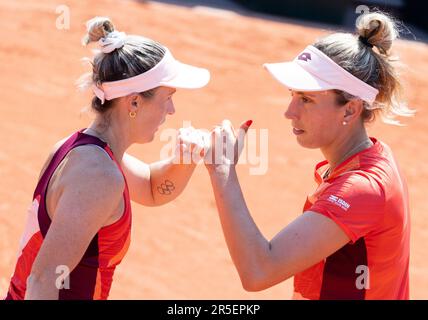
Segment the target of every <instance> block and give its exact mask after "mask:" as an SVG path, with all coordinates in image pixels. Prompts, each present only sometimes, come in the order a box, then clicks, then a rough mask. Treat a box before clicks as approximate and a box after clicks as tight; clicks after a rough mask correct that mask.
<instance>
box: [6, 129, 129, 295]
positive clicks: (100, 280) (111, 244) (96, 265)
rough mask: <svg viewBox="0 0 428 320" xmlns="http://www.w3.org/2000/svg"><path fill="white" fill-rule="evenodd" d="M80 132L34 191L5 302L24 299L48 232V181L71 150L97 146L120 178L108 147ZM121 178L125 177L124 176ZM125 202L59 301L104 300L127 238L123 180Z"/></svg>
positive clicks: (94, 242) (95, 240) (63, 148)
mask: <svg viewBox="0 0 428 320" xmlns="http://www.w3.org/2000/svg"><path fill="white" fill-rule="evenodd" d="M82 131H83V130H80V131H78V132H76V133H75V134H73V135H72V136H71V137H70V138H68V139H67V141H66V142H64V144H63V145H62V146H61V147H60V148H59V149H58V150H57V151H56V152H55V154H54V156H53V157H52V160H51V161H50V163H49V164H48V166H47V167H46V170H45V171H44V173H43V175H42V176H41V177H40V180H39V182H38V184H37V187H36V190H35V191H34V196H33V203H32V205H31V206H30V208H29V210H28V218H27V225H26V228H25V231H24V235H23V237H22V239H21V243H20V248H19V253H18V261H17V263H16V267H15V271H14V274H13V276H12V279H11V282H10V287H9V290H8V294H7V297H6V299H13V300H21V299H24V296H25V291H26V282H27V278H28V276H29V275H30V272H31V268H32V265H33V262H34V260H35V258H36V256H37V254H38V252H39V249H40V247H41V245H42V243H43V239H44V237H45V236H46V234H47V233H48V232H49V226H50V224H51V219H50V217H49V215H48V213H47V209H46V195H47V189H48V185H49V181H50V179H51V177H52V175H53V173H54V172H55V170H56V168H57V167H58V165H59V164H60V163H61V161H62V160H63V159H64V158H65V157H66V155H67V154H68V153H69V152H70V151H71V150H72V149H73V148H76V147H78V146H81V145H88V144H92V145H97V146H99V147H101V148H102V149H104V150H105V151H106V152H107V153H108V154H109V156H110V158H111V159H112V161H114V162H115V163H116V164H117V166H118V167H119V169H120V170H121V172H122V174H123V171H122V169H121V167H120V164H119V163H118V162H117V161H116V159H115V158H114V155H113V153H112V151H111V149H110V147H109V146H108V145H107V144H106V143H105V142H103V141H101V140H100V139H98V138H97V137H94V136H91V135H87V134H85V133H83V132H82ZM124 178H125V176H124ZM123 198H124V201H125V206H124V212H123V214H122V217H121V218H120V219H119V220H118V221H116V222H115V223H113V224H111V225H108V226H105V227H103V228H101V229H100V230H99V231H98V232H97V234H96V235H95V236H94V238H93V239H92V241H91V242H90V244H89V246H88V248H87V250H86V252H85V253H84V254H83V256H82V259H81V260H80V262H79V263H78V265H77V266H76V268H75V269H74V270H72V271H71V272H70V275H69V281H68V289H66V288H64V289H60V290H59V299H60V300H68V299H78V300H87V299H90V300H91V299H107V297H108V294H109V291H110V288H111V285H112V281H113V274H114V271H115V268H116V266H117V265H118V264H119V263H120V262H121V261H122V259H123V257H124V256H125V254H126V252H127V250H128V248H129V244H130V235H131V220H132V217H131V203H130V198H129V192H128V186H127V184H126V179H125V189H124V192H123Z"/></svg>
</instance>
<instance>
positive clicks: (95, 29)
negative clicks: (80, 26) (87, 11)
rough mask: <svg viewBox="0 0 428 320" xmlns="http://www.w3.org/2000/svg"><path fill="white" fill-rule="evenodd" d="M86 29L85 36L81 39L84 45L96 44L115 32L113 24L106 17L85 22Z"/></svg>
mask: <svg viewBox="0 0 428 320" xmlns="http://www.w3.org/2000/svg"><path fill="white" fill-rule="evenodd" d="M86 29H87V34H86V35H85V36H84V37H83V39H82V43H83V44H84V45H87V44H88V43H90V42H96V41H98V40H100V39H101V38H103V37H105V36H107V34H109V33H110V32H113V31H114V30H115V29H114V24H113V22H112V21H111V20H110V18H107V17H95V18H92V19H91V20H88V21H87V22H86Z"/></svg>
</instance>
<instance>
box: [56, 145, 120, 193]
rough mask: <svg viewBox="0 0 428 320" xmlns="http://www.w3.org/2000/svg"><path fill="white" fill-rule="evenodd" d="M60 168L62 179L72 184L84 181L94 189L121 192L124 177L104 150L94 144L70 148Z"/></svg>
mask: <svg viewBox="0 0 428 320" xmlns="http://www.w3.org/2000/svg"><path fill="white" fill-rule="evenodd" d="M65 160H66V161H64V165H63V168H62V174H61V176H62V180H63V182H64V183H67V184H70V185H73V184H75V183H77V184H79V185H80V184H81V183H84V184H86V185H88V186H93V187H94V188H97V189H94V190H97V191H103V190H104V191H105V192H108V193H110V192H119V193H122V192H123V189H124V187H125V179H124V177H123V175H122V173H121V171H120V170H119V168H118V166H117V165H116V163H115V162H114V161H113V160H112V159H111V158H110V156H109V155H108V154H107V152H106V151H105V150H103V149H102V148H100V147H98V146H96V145H83V146H79V147H76V148H74V149H73V150H71V151H70V152H69V153H68V155H67V157H66V159H65Z"/></svg>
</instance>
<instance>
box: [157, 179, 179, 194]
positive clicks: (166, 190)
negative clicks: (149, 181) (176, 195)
mask: <svg viewBox="0 0 428 320" xmlns="http://www.w3.org/2000/svg"><path fill="white" fill-rule="evenodd" d="M157 189H158V192H159V193H160V194H163V195H170V194H171V193H172V192H173V191H174V190H175V186H174V183H172V181H170V180H165V182H164V183H162V184H161V185H160V186H159V187H157Z"/></svg>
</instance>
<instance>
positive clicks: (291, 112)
mask: <svg viewBox="0 0 428 320" xmlns="http://www.w3.org/2000/svg"><path fill="white" fill-rule="evenodd" d="M284 117H285V118H286V119H289V120H295V119H297V118H298V114H297V105H296V101H295V99H292V100H291V102H290V104H289V105H288V107H287V110H285V113H284Z"/></svg>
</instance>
